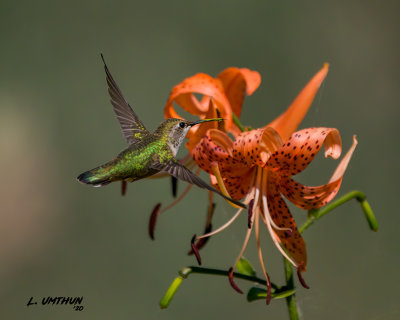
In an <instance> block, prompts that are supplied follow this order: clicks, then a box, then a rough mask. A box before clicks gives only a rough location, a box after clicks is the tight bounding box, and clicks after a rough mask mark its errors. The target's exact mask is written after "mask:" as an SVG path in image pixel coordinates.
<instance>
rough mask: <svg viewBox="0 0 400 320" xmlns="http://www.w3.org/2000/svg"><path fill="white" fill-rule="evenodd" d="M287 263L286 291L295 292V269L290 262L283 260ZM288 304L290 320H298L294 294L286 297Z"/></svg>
mask: <svg viewBox="0 0 400 320" xmlns="http://www.w3.org/2000/svg"><path fill="white" fill-rule="evenodd" d="M283 260H284V263H285V279H286V290H293V291H294V281H293V269H292V265H291V264H290V262H289V261H288V260H286V259H285V258H283ZM286 304H287V307H288V311H289V316H290V320H298V319H299V314H298V312H297V304H296V294H292V295H290V296H288V297H286Z"/></svg>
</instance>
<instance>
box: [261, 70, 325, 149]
mask: <svg viewBox="0 0 400 320" xmlns="http://www.w3.org/2000/svg"><path fill="white" fill-rule="evenodd" d="M328 69H329V64H328V63H325V64H324V66H323V67H322V69H321V70H319V71H318V72H317V73H316V74H315V75H314V77H313V78H312V79H311V80H310V81H309V82H308V83H307V85H306V86H305V87H304V88H303V90H301V92H300V93H299V95H298V96H297V97H296V98H295V99H294V100H293V102H292V104H291V105H290V106H289V107H288V108H287V110H286V111H285V112H284V113H282V114H281V115H280V116H279V117H278V118H276V119H275V120H274V121H272V122H271V123H270V124H268V126H269V127H272V128H274V129H275V130H276V131H278V133H279V134H280V136H281V138H282V140H283V142H285V141H286V140H287V139H288V138H289V137H290V136H291V134H292V133H293V132H294V131H295V130H296V129H297V127H298V126H299V124H300V122H301V121H302V120H303V118H304V116H305V115H306V113H307V111H308V108H309V107H310V106H311V103H312V102H313V100H314V97H315V95H316V93H317V92H318V89H319V87H320V86H321V83H322V81H324V79H325V77H326V75H327V73H328Z"/></svg>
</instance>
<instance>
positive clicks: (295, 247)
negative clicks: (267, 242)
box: [267, 176, 307, 271]
mask: <svg viewBox="0 0 400 320" xmlns="http://www.w3.org/2000/svg"><path fill="white" fill-rule="evenodd" d="M267 199H268V202H267V203H268V211H269V214H270V217H271V218H272V220H273V221H274V223H275V224H276V225H277V226H278V227H279V228H282V229H287V228H290V229H291V231H288V230H279V229H276V228H274V232H275V234H276V235H277V238H278V241H279V242H280V243H281V245H283V247H284V248H285V249H286V251H287V253H288V254H289V256H290V257H291V258H292V259H293V260H294V261H295V262H296V263H297V265H299V264H301V263H304V268H303V271H305V267H306V264H307V252H306V244H305V242H304V240H303V237H302V236H301V234H300V233H299V231H298V230H297V225H296V222H295V221H294V218H293V217H292V215H291V213H290V211H289V208H288V207H287V205H286V203H285V201H284V200H283V198H282V196H281V195H280V193H279V190H278V188H277V185H276V181H275V179H274V178H273V176H269V177H268V191H267ZM272 236H273V235H272Z"/></svg>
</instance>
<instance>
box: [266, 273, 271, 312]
mask: <svg viewBox="0 0 400 320" xmlns="http://www.w3.org/2000/svg"><path fill="white" fill-rule="evenodd" d="M266 279H267V299H266V301H265V302H266V303H267V304H270V303H271V279H270V278H269V274H268V273H267V274H266Z"/></svg>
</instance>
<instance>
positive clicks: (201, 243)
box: [188, 223, 212, 255]
mask: <svg viewBox="0 0 400 320" xmlns="http://www.w3.org/2000/svg"><path fill="white" fill-rule="evenodd" d="M211 231H212V225H211V223H210V224H209V225H207V226H206V228H205V230H204V234H207V233H210V232H211ZM209 239H210V237H205V238H200V239H199V240H198V241H197V242H196V243H195V246H196V248H197V250H200V249H202V248H203V247H204V246H205V245H206V243H207V242H208V240H209ZM193 253H194V251H193V249H191V250H190V251H189V252H188V255H192V254H193Z"/></svg>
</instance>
